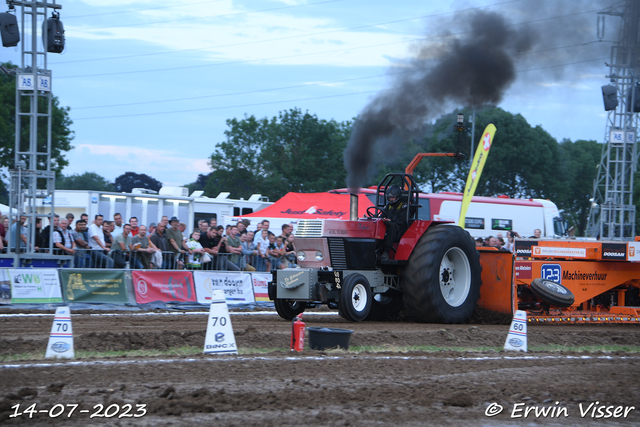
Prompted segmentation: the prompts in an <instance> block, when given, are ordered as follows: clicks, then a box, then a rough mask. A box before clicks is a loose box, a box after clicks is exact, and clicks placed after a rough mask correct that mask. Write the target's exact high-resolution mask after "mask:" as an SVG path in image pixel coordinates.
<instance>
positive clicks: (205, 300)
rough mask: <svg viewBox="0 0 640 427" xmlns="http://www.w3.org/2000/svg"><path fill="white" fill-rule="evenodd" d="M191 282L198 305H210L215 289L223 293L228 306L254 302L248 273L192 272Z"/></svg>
mask: <svg viewBox="0 0 640 427" xmlns="http://www.w3.org/2000/svg"><path fill="white" fill-rule="evenodd" d="M193 281H194V282H195V284H196V296H197V298H198V302H199V303H200V304H211V295H212V293H213V291H214V290H215V289H219V290H222V291H224V296H225V298H226V300H227V304H229V305H232V304H246V303H252V302H255V299H254V297H253V287H252V284H251V275H250V274H249V273H230V272H214V271H212V272H208V271H194V272H193Z"/></svg>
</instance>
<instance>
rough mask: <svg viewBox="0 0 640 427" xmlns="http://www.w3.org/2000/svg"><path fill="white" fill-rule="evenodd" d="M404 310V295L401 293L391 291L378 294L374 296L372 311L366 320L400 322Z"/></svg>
mask: <svg viewBox="0 0 640 427" xmlns="http://www.w3.org/2000/svg"><path fill="white" fill-rule="evenodd" d="M403 308H404V304H403V303H402V295H401V294H400V293H399V292H395V291H392V290H389V291H387V292H385V293H383V294H376V295H374V296H373V300H372V301H371V310H370V311H369V315H368V316H367V318H366V319H365V320H372V321H391V320H398V319H399V318H400V312H401V311H402V309H403Z"/></svg>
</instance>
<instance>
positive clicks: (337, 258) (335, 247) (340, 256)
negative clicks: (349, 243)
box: [327, 237, 347, 270]
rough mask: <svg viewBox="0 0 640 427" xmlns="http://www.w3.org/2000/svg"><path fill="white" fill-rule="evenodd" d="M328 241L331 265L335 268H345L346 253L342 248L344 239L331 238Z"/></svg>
mask: <svg viewBox="0 0 640 427" xmlns="http://www.w3.org/2000/svg"><path fill="white" fill-rule="evenodd" d="M327 240H328V241H329V256H330V257H331V267H333V268H334V269H336V270H346V269H347V254H346V251H345V250H344V239H340V238H335V237H334V238H331V237H329V238H328V239H327Z"/></svg>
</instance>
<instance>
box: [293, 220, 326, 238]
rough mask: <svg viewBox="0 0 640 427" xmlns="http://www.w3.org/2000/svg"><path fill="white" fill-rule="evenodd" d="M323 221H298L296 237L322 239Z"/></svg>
mask: <svg viewBox="0 0 640 427" xmlns="http://www.w3.org/2000/svg"><path fill="white" fill-rule="evenodd" d="M322 225H323V221H322V220H321V219H301V220H300V221H298V228H297V230H296V237H322Z"/></svg>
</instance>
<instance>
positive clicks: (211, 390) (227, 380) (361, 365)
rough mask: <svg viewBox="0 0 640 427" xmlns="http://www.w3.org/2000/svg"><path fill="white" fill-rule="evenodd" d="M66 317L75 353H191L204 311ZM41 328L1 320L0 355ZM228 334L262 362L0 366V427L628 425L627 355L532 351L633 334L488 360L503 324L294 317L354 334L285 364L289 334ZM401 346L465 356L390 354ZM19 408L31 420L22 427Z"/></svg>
mask: <svg viewBox="0 0 640 427" xmlns="http://www.w3.org/2000/svg"><path fill="white" fill-rule="evenodd" d="M72 313H73V315H72V324H73V332H74V347H75V350H76V352H77V351H79V350H91V351H97V352H107V351H111V350H119V351H125V352H126V351H132V350H139V349H146V350H169V349H172V348H176V347H185V346H194V347H199V348H201V347H203V346H204V338H205V332H206V331H205V329H206V324H207V312H205V311H202V312H186V313H182V312H180V313H176V312H163V311H154V312H125V311H120V312H118V311H113V312H106V311H97V310H96V311H89V310H86V311H79V312H72ZM17 314H28V315H22V316H17ZM52 321H53V311H50V312H43V311H35V310H34V311H28V312H26V311H20V310H16V309H7V308H3V309H0V355H3V356H10V355H19V354H24V353H38V352H40V353H42V354H44V352H45V349H46V345H47V341H48V338H49V332H50V330H51V324H52ZM231 322H232V326H233V330H234V334H235V338H236V343H237V347H238V348H239V349H240V350H241V351H242V350H250V349H263V350H265V352H263V353H259V354H258V353H256V352H250V353H249V354H244V355H207V356H205V355H202V354H198V355H195V356H180V357H179V356H160V357H134V356H131V355H124V356H119V357H112V358H78V359H75V360H72V361H68V360H51V359H46V360H37V361H28V360H20V358H19V357H18V360H17V361H15V362H14V361H12V362H4V364H0V423H1V424H5V425H30V426H31V425H34V426H35V425H72V426H76V425H77V426H89V425H96V426H97V425H100V426H104V425H107V426H128V425H136V426H169V425H175V426H178V425H193V424H195V423H202V424H203V425H216V426H218V425H220V426H223V425H224V426H227V425H229V426H253V425H255V426H289V425H290V426H294V425H295V426H300V425H304V426H307V425H309V426H325V425H332V426H333V425H336V426H343V425H344V426H347V425H349V426H369V425H382V426H386V425H394V426H397V425H403V426H405V425H407V426H422V425H452V426H453V425H456V426H457V425H469V424H471V423H473V424H474V425H487V426H494V425H505V426H506V425H510V426H511V425H578V424H584V425H640V353H635V352H622V351H618V352H615V353H604V352H592V353H575V352H569V351H558V352H548V351H540V350H535V349H536V347H538V348H539V347H540V346H543V345H551V344H557V345H561V346H567V347H571V346H607V345H612V346H617V347H618V348H620V347H621V346H623V347H624V346H628V347H629V348H634V347H635V349H636V350H637V349H638V347H640V327H639V326H640V325H593V324H592V325H529V330H528V342H529V347H530V351H529V352H528V353H517V352H505V351H496V350H490V348H501V347H502V346H503V345H504V341H505V338H506V334H507V332H508V325H486V324H465V325H434V324H420V323H411V322H361V323H351V322H347V321H346V320H344V319H342V318H341V317H338V316H336V315H331V314H328V312H327V311H326V310H319V311H317V312H315V313H314V312H310V313H305V322H306V324H307V326H316V327H323V326H326V327H332V328H342V329H351V330H353V331H354V332H353V335H352V338H351V346H352V348H351V350H350V351H344V350H326V351H317V350H309V349H305V350H304V351H303V352H300V353H291V352H290V351H288V347H289V340H290V334H291V322H287V321H285V320H282V319H280V318H279V317H278V316H277V315H274V314H273V313H271V314H255V312H244V313H240V312H232V315H231ZM408 346H434V347H437V348H445V349H454V348H466V349H477V350H476V351H458V350H456V351H453V350H442V351H433V352H425V351H413V352H401V351H398V348H401V347H408ZM354 347H358V348H363V347H364V348H365V349H366V348H369V347H371V348H376V349H378V351H376V352H372V351H358V352H355V351H353V348H354ZM380 349H382V351H380ZM596 402H597V403H596ZM74 405H77V407H76V409H75V410H74V412H73V413H72V414H71V416H70V417H69V416H68V414H69V412H70V410H71V408H73V407H74ZM129 405H130V406H129ZM137 405H142V406H137ZM608 407H609V408H608ZM632 407H633V409H631V408H632ZM27 408H32V409H34V410H37V411H41V412H39V413H35V414H33V418H31V419H30V418H29V416H30V415H29V412H25V410H27ZM500 408H502V410H501V411H500ZM618 408H619V409H618ZM62 410H64V411H62ZM61 411H62V414H61V415H59V416H57V417H53V415H56V414H57V413H58V412H61ZM80 411H86V412H80ZM105 411H106V412H105ZM526 411H529V412H528V414H527V416H526V417H525V414H526ZM143 412H144V415H143V416H140V417H135V415H142V414H143ZM495 412H500V413H498V414H497V415H495V416H491V417H489V416H488V415H487V414H492V413H495ZM17 413H21V415H19V416H15V415H16V414H17ZM96 414H97V415H96ZM92 415H96V416H94V417H93V418H91V416H92ZM100 415H102V416H100ZM605 417H606V418H605Z"/></svg>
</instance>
